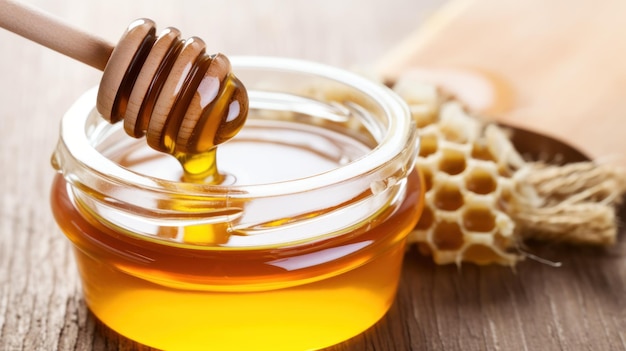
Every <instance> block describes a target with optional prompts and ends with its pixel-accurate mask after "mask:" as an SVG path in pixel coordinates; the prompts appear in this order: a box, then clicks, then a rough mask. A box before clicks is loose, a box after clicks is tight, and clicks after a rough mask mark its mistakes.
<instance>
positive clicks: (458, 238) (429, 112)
mask: <svg viewBox="0 0 626 351" xmlns="http://www.w3.org/2000/svg"><path fill="white" fill-rule="evenodd" d="M393 89H394V90H395V91H396V93H398V94H399V95H400V96H401V97H402V98H403V99H404V100H405V101H406V102H407V104H408V105H409V107H410V109H411V114H412V116H413V118H414V120H415V121H416V123H417V126H418V128H419V130H420V135H421V147H420V154H419V157H418V160H417V167H418V168H419V170H420V171H421V172H422V174H423V178H424V182H425V186H426V196H425V197H426V203H425V207H424V212H423V214H422V216H421V219H420V220H419V222H418V224H417V226H416V227H415V230H414V231H412V232H411V233H410V235H409V239H408V240H409V243H416V244H417V246H418V248H419V250H420V252H421V253H423V254H428V255H432V257H433V260H434V261H435V262H436V263H437V264H448V263H456V264H460V263H461V262H472V263H476V264H481V265H483V264H492V263H498V264H503V265H514V264H515V263H516V262H517V261H519V260H520V258H521V256H520V255H519V254H517V253H516V250H515V249H516V247H517V244H518V243H517V240H516V236H515V234H514V232H515V221H514V220H513V219H512V218H511V217H510V216H509V215H508V214H507V213H506V205H507V202H508V201H509V199H510V198H511V196H512V195H511V194H512V192H513V191H514V187H515V181H514V179H513V178H512V176H513V174H514V173H515V171H516V170H517V169H519V168H520V167H521V166H522V165H523V163H524V161H523V160H522V158H521V156H520V155H519V154H518V153H517V152H516V151H515V149H514V148H513V146H512V144H511V143H510V141H509V139H508V137H507V135H506V134H505V133H504V132H503V131H502V130H501V129H500V128H498V127H497V126H495V125H492V124H486V123H483V122H481V121H480V119H478V118H476V117H474V116H471V115H470V114H469V113H468V112H467V111H466V109H464V107H463V106H462V105H461V104H460V103H459V102H458V101H456V100H454V99H451V98H450V97H447V96H445V95H444V94H443V93H441V92H440V91H438V90H437V88H436V87H434V86H430V85H425V84H421V83H418V82H415V81H409V80H399V81H398V82H397V83H396V84H395V85H394V86H393Z"/></svg>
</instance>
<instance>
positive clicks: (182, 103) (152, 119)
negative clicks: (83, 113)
mask: <svg viewBox="0 0 626 351" xmlns="http://www.w3.org/2000/svg"><path fill="white" fill-rule="evenodd" d="M96 106H97V109H98V112H100V114H101V115H102V116H103V117H104V118H105V119H106V120H108V121H109V122H111V123H116V122H119V121H123V122H124V129H125V131H126V133H127V134H129V135H130V136H133V137H135V138H140V137H142V136H144V135H145V136H146V140H147V142H148V145H150V147H152V148H153V149H155V150H157V151H162V152H167V153H170V154H173V155H180V154H197V153H203V152H206V151H208V150H211V149H212V148H214V147H215V146H216V145H218V144H220V143H223V142H225V141H227V140H229V139H230V138H232V137H233V136H235V134H237V132H238V131H239V130H240V129H241V127H242V126H243V124H244V122H245V120H246V117H247V114H248V96H247V92H246V89H245V87H244V86H243V84H242V83H241V82H240V81H239V79H237V78H236V77H235V76H234V75H233V73H232V71H231V65H230V62H229V61H228V58H227V57H226V56H224V55H222V54H216V55H208V54H207V53H206V45H205V44H204V42H203V41H202V40H201V39H199V38H195V37H192V38H189V39H186V40H183V39H181V38H180V32H179V31H178V30H177V29H175V28H166V29H165V30H163V31H162V32H161V33H160V34H159V35H156V27H155V24H154V22H153V21H151V20H148V19H139V20H136V21H134V22H133V23H131V25H130V26H129V28H128V30H127V31H126V32H125V33H124V35H123V36H122V38H121V40H120V41H119V43H118V45H117V46H116V47H115V49H114V50H113V53H112V54H111V57H110V58H109V61H108V63H107V66H106V68H105V70H104V74H103V76H102V80H101V82H100V87H99V90H98V98H97V104H96Z"/></svg>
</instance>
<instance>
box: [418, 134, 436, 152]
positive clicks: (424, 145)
mask: <svg viewBox="0 0 626 351" xmlns="http://www.w3.org/2000/svg"><path fill="white" fill-rule="evenodd" d="M437 139H438V138H437V136H436V135H433V134H425V135H422V136H421V137H420V152H419V155H420V157H428V156H429V155H432V154H434V153H435V152H437V150H438V148H439V141H438V140H437Z"/></svg>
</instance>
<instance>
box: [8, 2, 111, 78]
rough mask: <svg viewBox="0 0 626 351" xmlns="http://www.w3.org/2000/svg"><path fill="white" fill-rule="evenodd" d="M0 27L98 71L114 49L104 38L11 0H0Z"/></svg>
mask: <svg viewBox="0 0 626 351" xmlns="http://www.w3.org/2000/svg"><path fill="white" fill-rule="evenodd" d="M0 27H2V28H4V29H7V30H9V31H11V32H13V33H15V34H18V35H20V36H22V37H24V38H26V39H29V40H32V41H34V42H36V43H39V44H41V45H43V46H45V47H48V48H50V49H52V50H55V51H57V52H59V53H61V54H64V55H67V56H69V57H71V58H73V59H76V60H78V61H80V62H83V63H85V64H87V65H89V66H92V67H94V68H97V69H99V70H101V71H103V70H104V67H105V66H106V63H107V61H108V60H109V56H111V52H112V51H113V45H111V44H109V43H107V42H106V41H104V40H102V39H100V38H98V37H95V36H93V35H91V34H89V33H85V32H83V31H81V30H80V29H77V28H74V27H72V26H69V25H67V24H66V23H63V21H61V20H60V19H58V18H55V17H54V16H52V15H50V14H47V13H45V12H43V11H41V10H39V9H37V8H34V7H31V6H28V5H25V4H22V3H18V2H15V1H12V0H0Z"/></svg>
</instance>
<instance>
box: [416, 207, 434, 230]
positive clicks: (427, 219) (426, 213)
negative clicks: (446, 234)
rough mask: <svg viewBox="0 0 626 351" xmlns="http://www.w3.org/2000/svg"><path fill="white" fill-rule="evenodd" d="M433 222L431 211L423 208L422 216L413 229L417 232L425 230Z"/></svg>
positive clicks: (428, 208)
mask: <svg viewBox="0 0 626 351" xmlns="http://www.w3.org/2000/svg"><path fill="white" fill-rule="evenodd" d="M434 220H435V216H434V214H433V211H432V210H431V209H430V207H429V206H424V210H423V211H422V215H421V216H420V219H419V221H418V222H417V225H415V229H418V230H426V229H428V228H430V227H431V226H432V225H433V221H434Z"/></svg>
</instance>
